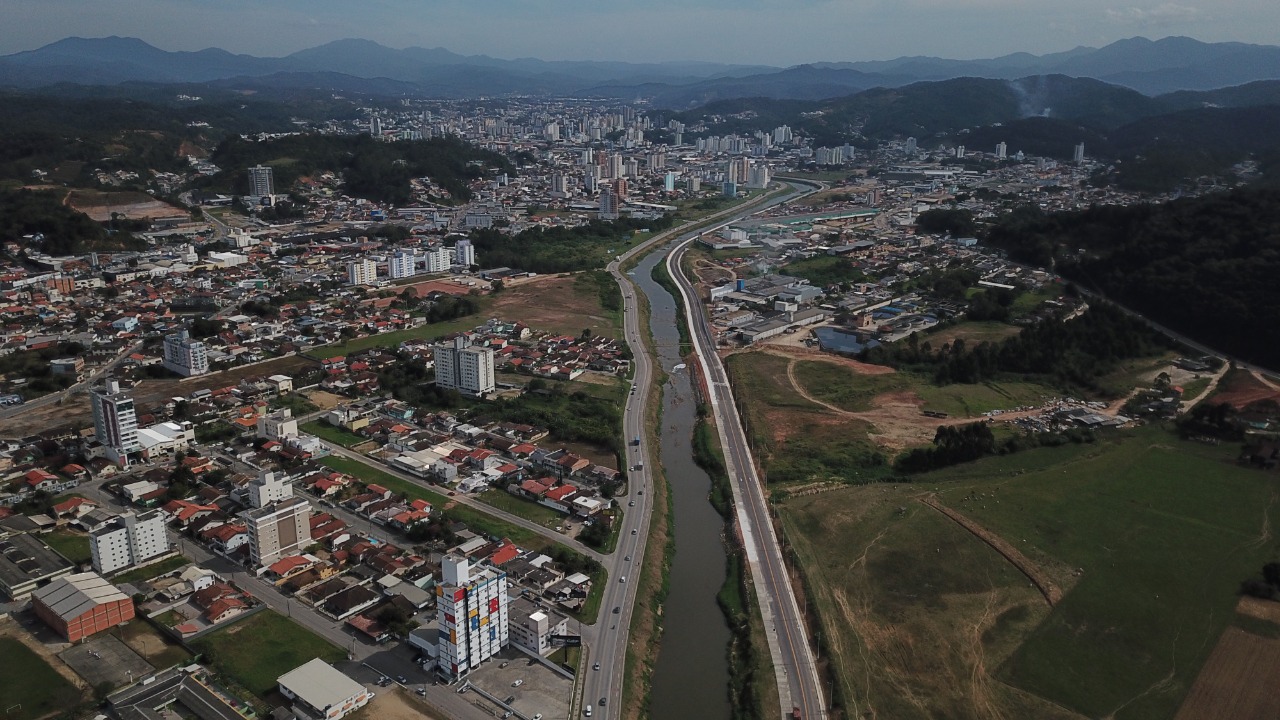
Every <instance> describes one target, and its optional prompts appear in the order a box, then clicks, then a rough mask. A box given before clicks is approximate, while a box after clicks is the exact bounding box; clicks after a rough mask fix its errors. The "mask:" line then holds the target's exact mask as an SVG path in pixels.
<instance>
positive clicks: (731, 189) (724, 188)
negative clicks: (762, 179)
mask: <svg viewBox="0 0 1280 720" xmlns="http://www.w3.org/2000/svg"><path fill="white" fill-rule="evenodd" d="M720 195H721V196H723V197H727V198H734V197H738V183H736V182H727V183H724V184H722V185H721V186H720Z"/></svg>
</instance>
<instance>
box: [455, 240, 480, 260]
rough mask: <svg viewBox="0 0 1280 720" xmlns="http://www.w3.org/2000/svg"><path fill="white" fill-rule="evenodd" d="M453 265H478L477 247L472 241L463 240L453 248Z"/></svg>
mask: <svg viewBox="0 0 1280 720" xmlns="http://www.w3.org/2000/svg"><path fill="white" fill-rule="evenodd" d="M453 264H454V265H461V266H463V267H471V266H472V265H475V264H476V246H475V245H472V244H471V241H470V240H467V239H466V238H462V239H460V240H458V243H457V244H456V245H454V246H453Z"/></svg>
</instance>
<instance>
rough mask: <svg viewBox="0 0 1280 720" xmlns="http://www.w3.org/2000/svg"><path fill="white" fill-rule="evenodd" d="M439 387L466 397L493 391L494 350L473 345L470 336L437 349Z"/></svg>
mask: <svg viewBox="0 0 1280 720" xmlns="http://www.w3.org/2000/svg"><path fill="white" fill-rule="evenodd" d="M433 349H434V351H435V369H436V387H439V388H441V389H442V390H457V391H458V392H460V393H462V394H464V395H473V396H475V395H486V394H488V393H491V392H493V390H494V383H493V349H492V348H487V347H477V346H473V345H472V344H471V339H470V338H469V337H467V336H466V335H459V336H458V337H456V338H454V339H453V342H451V343H439V344H437V345H435V346H434V348H433Z"/></svg>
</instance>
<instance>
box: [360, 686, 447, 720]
mask: <svg viewBox="0 0 1280 720" xmlns="http://www.w3.org/2000/svg"><path fill="white" fill-rule="evenodd" d="M360 716H361V717H367V718H378V720H422V719H423V718H426V720H444V718H445V717H446V716H445V715H440V714H437V713H436V712H434V711H432V710H431V708H430V706H429V705H427V704H426V703H425V702H422V701H420V700H418V699H417V698H414V699H412V700H411V699H410V698H408V697H405V694H404V691H403V690H400V689H399V688H397V689H396V690H395V691H393V692H391V691H383V690H379V691H378V694H377V695H375V696H374V698H373V702H371V703H369V704H368V705H366V706H365V707H364V708H363V709H361V711H360Z"/></svg>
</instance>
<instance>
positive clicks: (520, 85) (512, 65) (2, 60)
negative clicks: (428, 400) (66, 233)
mask: <svg viewBox="0 0 1280 720" xmlns="http://www.w3.org/2000/svg"><path fill="white" fill-rule="evenodd" d="M1053 75H1064V76H1068V77H1074V78H1094V79H1097V80H1102V81H1104V82H1107V83H1111V84H1113V85H1122V86H1125V87H1128V88H1131V89H1133V90H1137V91H1138V92H1141V93H1144V94H1146V95H1156V94H1163V93H1169V92H1173V91H1177V90H1209V89H1216V88H1223V87H1230V86H1235V85H1241V84H1244V83H1249V82H1254V81H1263V80H1280V47H1275V46H1269V45H1248V44H1244V43H1204V42H1200V41H1198V40H1193V39H1191V38H1185V37H1168V38H1163V39H1161V40H1154V41H1153V40H1148V39H1146V38H1130V39H1127V40H1120V41H1118V42H1114V43H1112V44H1110V45H1107V46H1105V47H1102V48H1087V47H1078V48H1075V49H1073V50H1069V51H1066V52H1059V53H1049V54H1046V55H1032V54H1030V53H1013V54H1010V55H1004V56H1001V57H996V58H990V59H983V60H948V59H945V58H934V57H901V58H897V59H894V60H881V61H873V62H852V63H848V62H826V63H815V64H809V65H797V66H795V67H790V68H785V69H784V68H774V67H767V66H760V65H728V64H717V63H705V62H666V63H624V62H607V61H603V62H601V61H546V60H538V59H535V58H519V59H514V60H505V59H500V58H493V57H489V56H487V55H460V54H458V53H454V52H450V51H448V50H445V49H443V48H421V47H410V48H405V49H403V50H396V49H392V48H388V47H385V46H383V45H379V44H378V43H375V42H372V41H369V40H358V39H347V40H337V41H334V42H331V43H327V44H325V45H320V46H318V47H314V48H309V49H306V50H300V51H298V52H295V53H293V54H291V55H287V56H284V57H253V56H250V55H235V54H232V53H229V52H226V51H225V50H218V49H214V48H210V49H206V50H200V51H198V52H168V51H164V50H160V49H158V48H155V47H152V46H151V45H148V44H147V43H145V42H143V41H142V40H138V39H136V38H122V37H106V38H67V39H65V40H59V41H57V42H55V43H51V44H49V45H46V46H44V47H42V48H39V49H37V50H31V51H27V52H20V53H14V54H12V55H5V56H0V86H9V87H16V88H38V87H46V86H50V85H55V84H59V83H76V84H80V85H116V84H120V83H129V82H142V83H175V84H181V83H209V82H215V81H216V82H218V83H219V84H220V85H223V86H225V85H226V83H227V82H228V81H232V80H233V79H245V81H246V82H248V79H251V78H268V77H270V78H271V80H269V81H260V82H257V85H258V86H271V87H276V88H280V89H284V88H285V87H286V86H288V84H289V83H291V82H295V83H300V84H301V85H300V87H315V85H314V83H316V82H317V80H322V79H324V78H328V79H329V80H330V81H333V82H336V83H337V85H336V87H341V88H344V92H352V93H355V92H363V93H367V94H390V95H405V94H417V95H421V96H425V97H433V96H434V97H469V96H476V95H502V94H546V95H557V96H590V97H610V98H619V99H624V100H632V99H636V98H647V99H650V101H651V102H652V103H653V104H654V105H655V106H656V107H661V108H670V109H686V108H689V107H693V106H696V105H699V104H704V103H708V102H715V101H719V100H726V99H733V98H742V97H769V98H777V99H791V100H821V99H827V98H834V97H841V96H846V95H849V94H851V93H856V92H858V91H862V90H867V89H871V88H875V87H884V88H897V87H903V86H906V85H911V84H913V83H917V82H920V81H926V80H935V81H936V80H948V79H953V78H960V77H973V78H986V79H992V80H1016V79H1019V78H1023V77H1028V76H1053ZM339 76H345V78H352V79H354V80H348V79H342V78H340V77H339ZM359 79H365V80H369V81H371V82H369V83H360V82H358V80H359ZM387 81H394V82H391V83H388V82H387ZM395 83H406V84H405V85H397V84H395Z"/></svg>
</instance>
